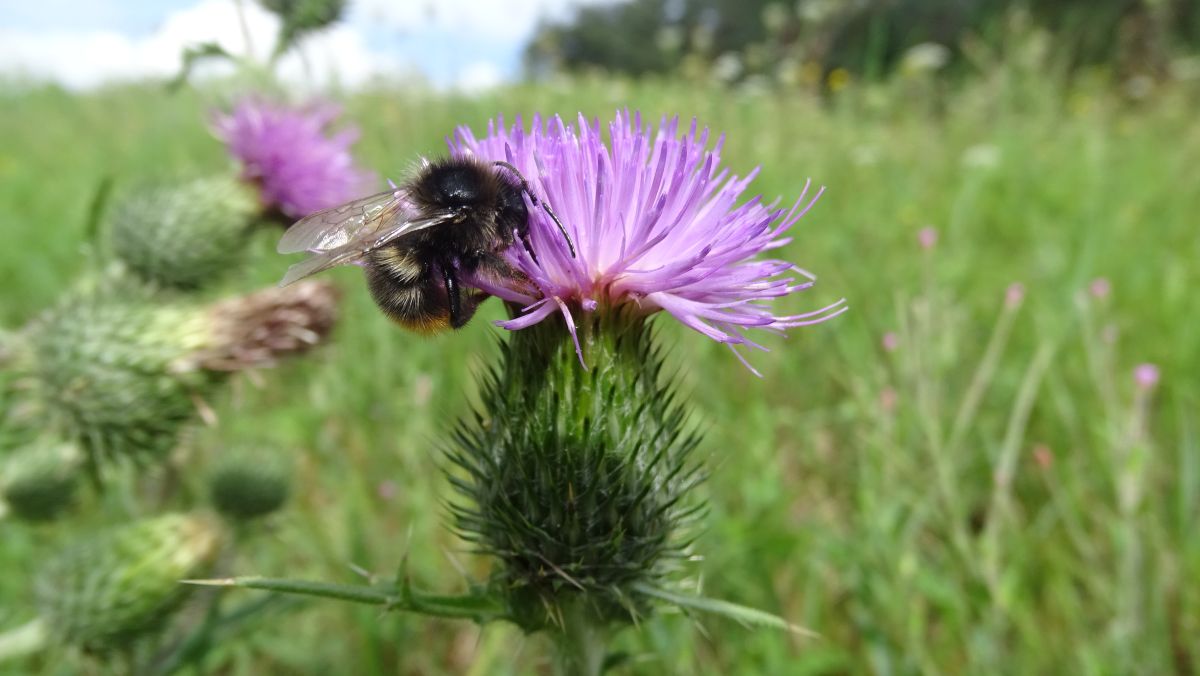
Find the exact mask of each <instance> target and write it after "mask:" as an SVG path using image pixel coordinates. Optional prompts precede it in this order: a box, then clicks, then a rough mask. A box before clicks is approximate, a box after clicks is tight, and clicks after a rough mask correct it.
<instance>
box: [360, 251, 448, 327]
mask: <svg viewBox="0 0 1200 676" xmlns="http://www.w3.org/2000/svg"><path fill="white" fill-rule="evenodd" d="M366 273H367V286H368V288H370V290H371V297H372V298H374V299H375V304H376V305H378V306H379V309H381V310H383V312H384V314H386V315H387V316H388V317H390V318H392V320H394V321H395V322H397V323H398V324H400V325H401V326H403V327H404V328H406V329H409V330H410V331H416V332H418V333H427V334H428V333H438V332H440V331H445V330H447V329H449V328H451V327H450V309H449V307H448V305H447V303H446V291H445V288H444V287H443V286H442V283H441V281H440V280H439V279H438V277H437V276H436V275H434V274H432V271H431V270H430V268H429V266H428V265H426V264H425V263H423V262H422V261H421V259H420V257H419V256H417V255H415V254H414V253H413V252H412V251H406V250H402V249H399V248H396V247H384V248H382V249H377V250H376V251H374V252H372V253H371V258H370V260H369V261H368V263H367V266H366Z"/></svg>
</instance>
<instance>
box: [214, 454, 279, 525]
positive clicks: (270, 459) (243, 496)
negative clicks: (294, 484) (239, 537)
mask: <svg viewBox="0 0 1200 676" xmlns="http://www.w3.org/2000/svg"><path fill="white" fill-rule="evenodd" d="M208 486H209V494H210V495H211V497H212V503H213V506H214V507H215V508H216V509H217V511H219V512H221V514H223V515H225V516H226V517H228V518H230V519H233V520H237V521H248V520H251V519H255V518H258V517H261V516H266V515H267V514H270V513H271V512H274V511H275V510H277V509H279V508H280V507H282V506H283V503H284V502H286V501H287V497H288V493H289V492H290V488H291V471H290V468H289V467H288V463H287V462H286V461H285V459H284V458H283V457H282V455H281V454H280V453H279V452H277V451H274V450H272V449H266V450H261V449H259V450H253V451H252V450H250V449H235V450H231V451H229V452H227V453H226V454H224V456H223V457H222V458H221V460H219V461H218V463H217V466H216V468H215V469H214V470H213V472H212V474H211V475H210V476H209V480H208Z"/></svg>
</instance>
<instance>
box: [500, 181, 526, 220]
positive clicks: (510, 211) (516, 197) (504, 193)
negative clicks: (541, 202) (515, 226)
mask: <svg viewBox="0 0 1200 676" xmlns="http://www.w3.org/2000/svg"><path fill="white" fill-rule="evenodd" d="M500 214H501V215H502V216H503V217H505V218H511V219H513V220H516V221H521V222H524V221H525V220H526V219H528V218H529V211H528V210H527V209H526V208H525V196H524V195H522V194H521V190H520V189H518V188H510V187H505V188H504V189H503V190H501V191H500Z"/></svg>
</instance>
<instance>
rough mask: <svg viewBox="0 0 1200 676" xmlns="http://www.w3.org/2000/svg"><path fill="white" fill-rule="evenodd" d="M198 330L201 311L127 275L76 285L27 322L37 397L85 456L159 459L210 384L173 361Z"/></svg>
mask: <svg viewBox="0 0 1200 676" xmlns="http://www.w3.org/2000/svg"><path fill="white" fill-rule="evenodd" d="M206 336H207V327H206V321H205V316H204V314H203V313H201V312H197V311H196V309H194V308H192V307H188V306H183V305H178V304H166V303H162V302H159V299H157V298H156V297H155V295H154V294H153V293H152V292H151V291H150V290H148V289H146V288H144V287H141V286H139V285H138V284H137V283H133V282H130V281H129V280H121V279H106V280H103V281H101V282H99V283H98V284H97V286H96V287H95V288H80V289H76V290H75V291H73V292H70V293H68V295H67V296H66V297H65V298H64V299H63V300H62V301H61V302H60V303H59V304H58V306H57V307H56V308H55V309H53V310H51V311H50V312H48V313H46V314H45V315H44V316H43V317H42V318H41V320H40V321H39V322H37V323H36V324H35V326H34V327H33V334H32V340H31V341H30V342H31V344H32V345H33V346H34V358H33V360H32V375H33V377H34V381H35V382H36V383H37V386H38V387H37V390H36V392H37V394H38V395H40V396H39V399H40V404H41V405H42V406H43V407H44V408H45V410H46V412H47V414H48V417H49V418H50V420H49V422H51V423H52V424H56V425H59V426H61V429H62V430H63V431H64V432H65V433H66V434H67V435H68V436H70V437H71V438H73V439H76V440H78V441H79V443H80V444H81V445H82V447H83V448H84V449H85V450H86V451H87V452H88V454H89V460H90V461H93V462H94V461H97V460H100V459H109V458H114V457H124V458H132V459H145V458H149V457H162V456H163V455H164V454H165V453H166V452H168V451H169V450H170V449H171V448H172V447H173V446H174V444H175V442H176V437H177V435H178V432H179V429H180V427H181V426H182V425H183V424H184V423H186V422H187V421H189V420H191V419H192V417H193V416H194V415H195V412H196V404H195V401H194V399H193V397H194V396H195V395H197V394H199V393H201V392H203V391H204V390H205V389H206V388H208V387H209V386H210V385H211V383H212V382H213V379H212V377H211V376H210V375H209V374H207V373H204V372H199V371H190V372H184V371H180V370H178V369H176V368H174V365H175V364H177V363H178V362H180V361H181V360H183V359H184V358H186V357H187V356H188V355H190V354H192V353H193V352H195V351H196V350H198V349H201V348H203V347H205V345H206Z"/></svg>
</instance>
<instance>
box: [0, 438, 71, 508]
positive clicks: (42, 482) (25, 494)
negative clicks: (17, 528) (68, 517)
mask: <svg viewBox="0 0 1200 676" xmlns="http://www.w3.org/2000/svg"><path fill="white" fill-rule="evenodd" d="M82 457H83V455H82V453H81V452H80V451H79V448H78V447H77V446H76V445H75V444H72V443H69V442H62V441H56V442H46V441H42V442H37V443H33V444H30V445H28V446H25V447H24V448H21V449H19V450H18V451H16V452H15V453H13V454H12V455H11V456H10V457H9V458H8V459H7V461H6V462H5V463H4V466H3V469H2V470H0V498H3V501H4V503H5V504H7V505H8V508H9V509H10V510H11V511H12V513H13V514H14V515H15V516H17V517H19V518H21V519H25V520H27V521H49V520H51V519H53V518H55V517H57V516H58V515H59V514H61V513H62V512H63V510H65V509H67V508H68V507H70V506H71V503H72V502H73V500H74V497H75V487H76V484H77V483H78V477H79V463H80V460H82Z"/></svg>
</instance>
